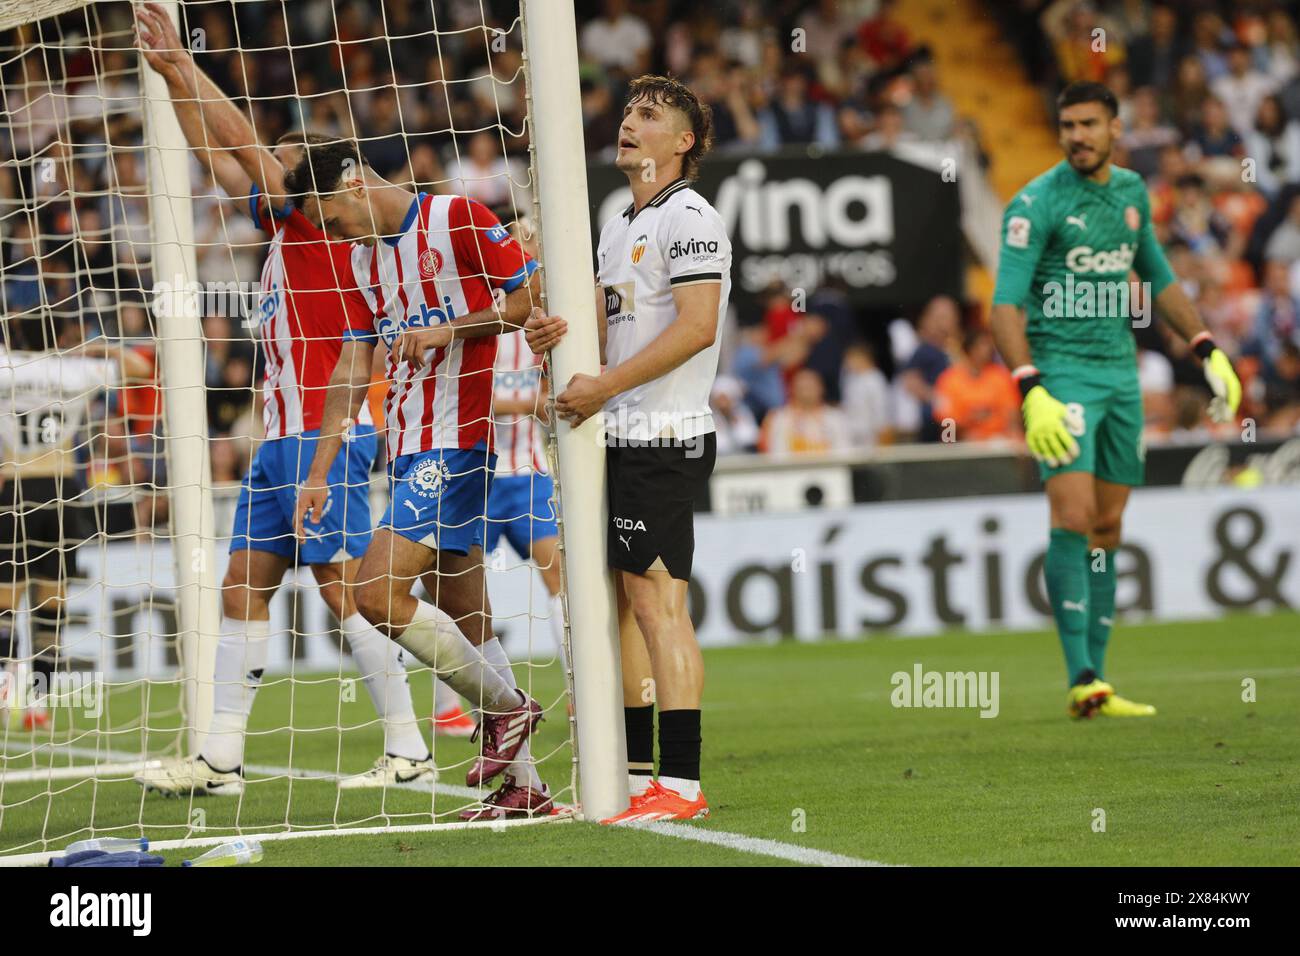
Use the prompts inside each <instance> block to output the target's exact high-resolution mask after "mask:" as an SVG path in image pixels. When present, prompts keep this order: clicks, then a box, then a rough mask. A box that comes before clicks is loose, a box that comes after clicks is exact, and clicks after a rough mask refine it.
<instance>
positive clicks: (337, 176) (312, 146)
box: [284, 133, 370, 208]
mask: <svg viewBox="0 0 1300 956" xmlns="http://www.w3.org/2000/svg"><path fill="white" fill-rule="evenodd" d="M301 136H302V138H301V139H300V140H299V142H301V144H302V146H303V157H302V159H300V160H299V161H298V165H297V166H295V167H294V168H293V169H291V170H289V172H288V173H286V174H285V177H284V189H285V192H287V193H288V194H289V196H290V198H292V199H293V202H294V205H296V206H298V207H300V208H301V206H302V203H303V200H304V199H306V197H307V196H309V195H311V194H312V193H316V194H317V195H320V196H328V195H329V194H331V193H334V192H337V191H338V188H339V184H340V183H341V182H342V181H343V176H344V171H345V170H347V169H349V168H352V169H355V170H357V171H361V170H362V169H364V168H365V167H366V166H368V165H370V164H369V163H367V162H366V157H365V156H364V155H363V154H362V152H361V147H360V146H359V145H357V141H356V140H353V139H339V138H338V137H337V136H321V135H319V134H315V133H306V134H301Z"/></svg>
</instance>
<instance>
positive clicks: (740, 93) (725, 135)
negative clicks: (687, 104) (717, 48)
mask: <svg viewBox="0 0 1300 956" xmlns="http://www.w3.org/2000/svg"><path fill="white" fill-rule="evenodd" d="M694 67H695V73H694V76H693V78H692V80H691V82H690V84H689V85H690V87H691V89H693V90H694V91H695V95H696V96H698V97H699V98H700V99H701V100H702V101H703V102H705V103H707V104H708V106H709V108H710V109H711V110H712V111H713V146H714V149H716V150H724V151H725V150H729V149H753V148H755V147H757V146H758V144H759V140H760V138H761V136H762V129H761V127H760V126H759V122H758V118H757V117H756V116H755V115H754V111H753V109H752V108H751V107H750V104H749V98H748V97H747V96H746V86H747V83H748V79H747V75H746V71H745V68H744V67H742V66H741V65H740V64H738V63H724V62H723V60H722V58H721V57H720V56H718V55H717V54H716V53H706V54H705V55H704V56H701V57H698V58H697V59H696V61H695V64H694ZM616 131H617V126H616Z"/></svg>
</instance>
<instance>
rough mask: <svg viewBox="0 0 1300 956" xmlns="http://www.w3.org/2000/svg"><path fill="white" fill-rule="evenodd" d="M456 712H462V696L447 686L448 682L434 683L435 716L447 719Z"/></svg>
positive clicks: (439, 681) (437, 681) (438, 681)
mask: <svg viewBox="0 0 1300 956" xmlns="http://www.w3.org/2000/svg"><path fill="white" fill-rule="evenodd" d="M454 710H460V694H458V693H456V692H455V691H454V690H452V689H451V688H450V687H448V686H447V682H446V681H441V680H435V681H434V682H433V716H434V717H435V718H441V717H446V716H447V715H448V714H450V713H451V712H452V711H454Z"/></svg>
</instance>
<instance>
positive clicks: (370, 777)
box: [339, 754, 438, 790]
mask: <svg viewBox="0 0 1300 956" xmlns="http://www.w3.org/2000/svg"><path fill="white" fill-rule="evenodd" d="M437 779H438V770H437V768H436V767H435V766H434V763H433V758H432V757H426V758H425V759H423V760H412V759H411V758H410V757H394V756H392V755H391V754H384V755H383V756H382V757H380V758H379V759H378V760H376V761H375V765H374V766H373V767H371V768H370V769H369V770H367V771H366V772H365V773H358V774H353V775H352V776H350V777H342V778H340V780H339V789H340V790H369V789H373V788H379V787H400V786H402V785H404V784H408V783H416V782H418V781H421V780H427V781H428V782H429V783H433V781H435V780H437Z"/></svg>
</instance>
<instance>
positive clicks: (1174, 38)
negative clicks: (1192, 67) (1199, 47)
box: [1128, 3, 1186, 90]
mask: <svg viewBox="0 0 1300 956" xmlns="http://www.w3.org/2000/svg"><path fill="white" fill-rule="evenodd" d="M1185 50H1186V45H1185V44H1184V43H1183V42H1182V39H1181V38H1180V37H1179V35H1178V15H1177V14H1176V13H1174V11H1173V9H1172V8H1171V7H1170V6H1169V5H1167V4H1164V3H1161V4H1157V5H1156V6H1154V7H1152V8H1151V17H1150V29H1149V31H1148V32H1147V33H1145V34H1144V35H1142V36H1140V37H1137V38H1136V39H1134V40H1133V42H1132V43H1130V44H1129V51H1128V66H1129V70H1130V72H1131V74H1132V79H1133V85H1134V86H1137V87H1143V86H1150V87H1154V88H1155V89H1159V90H1163V89H1168V88H1169V86H1170V85H1171V84H1172V82H1173V80H1174V77H1175V76H1176V75H1177V72H1178V62H1179V60H1181V59H1182V57H1183V53H1184V51H1185Z"/></svg>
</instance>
